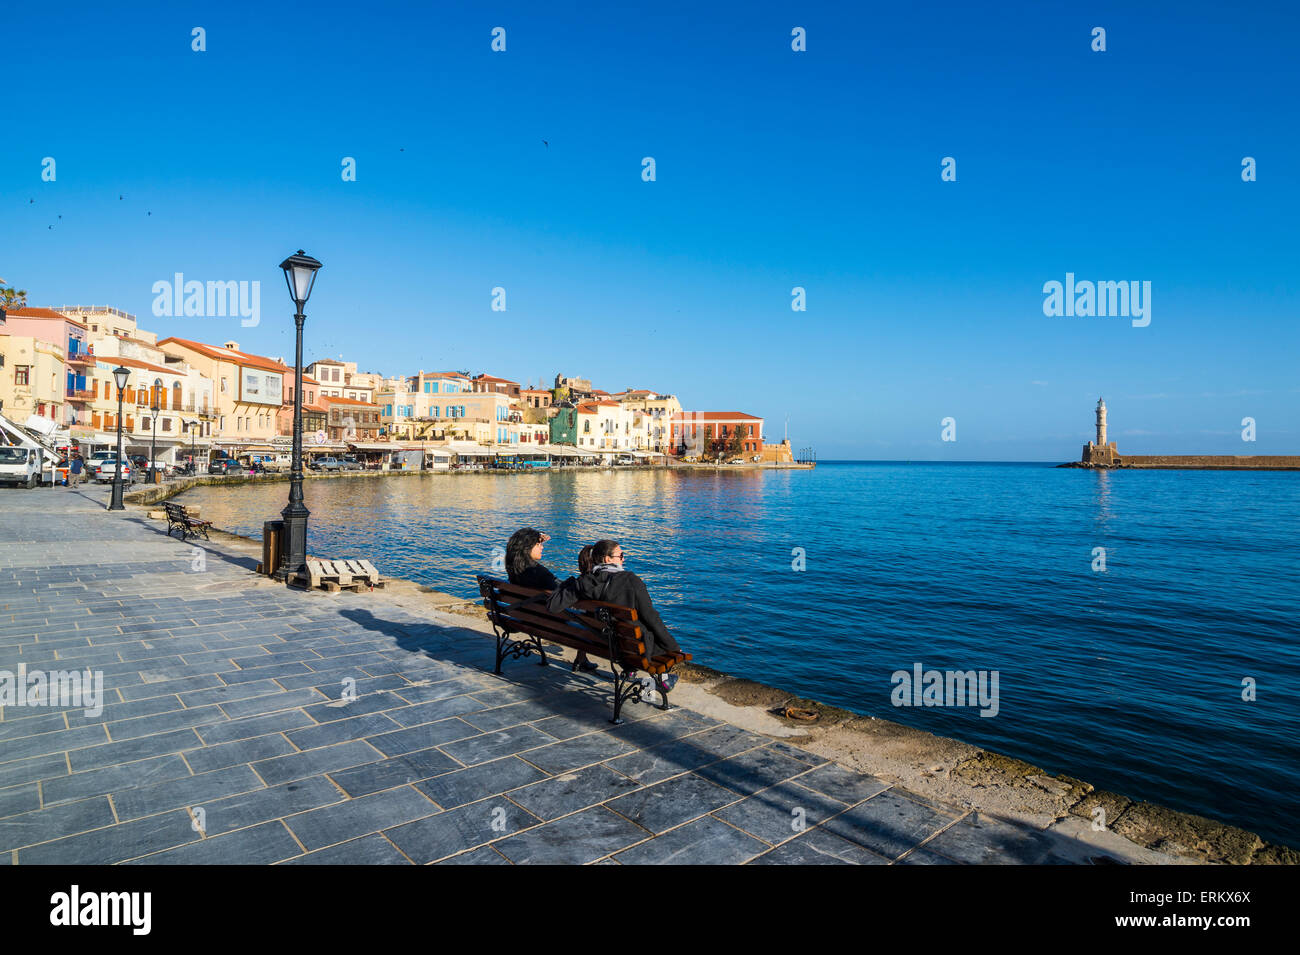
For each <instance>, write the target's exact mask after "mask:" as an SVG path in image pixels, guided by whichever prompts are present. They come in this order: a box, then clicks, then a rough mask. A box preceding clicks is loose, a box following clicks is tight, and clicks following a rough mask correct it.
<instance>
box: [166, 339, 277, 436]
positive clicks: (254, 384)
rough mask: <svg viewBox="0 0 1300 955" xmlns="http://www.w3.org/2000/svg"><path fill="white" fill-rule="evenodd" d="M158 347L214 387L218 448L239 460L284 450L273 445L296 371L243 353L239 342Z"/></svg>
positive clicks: (169, 342)
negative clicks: (193, 369) (285, 396)
mask: <svg viewBox="0 0 1300 955" xmlns="http://www.w3.org/2000/svg"><path fill="white" fill-rule="evenodd" d="M158 347H159V348H160V349H162V351H163V352H164V353H165V354H167V355H171V356H173V357H175V358H179V359H182V360H184V361H185V362H188V363H189V364H190V365H192V366H194V367H195V368H197V369H198V370H199V372H200V373H201V374H202V375H204V376H206V377H207V378H208V379H209V380H210V381H211V382H212V403H213V407H214V412H215V415H216V423H215V425H214V427H213V441H212V446H213V448H216V449H221V450H224V451H226V452H227V453H228V454H230V455H231V456H233V457H238V456H239V455H240V454H242V453H245V452H249V453H262V452H271V451H276V450H282V449H279V448H276V447H275V445H274V442H273V441H272V439H273V438H274V437H276V434H277V424H276V422H277V419H278V417H279V414H280V409H281V408H282V407H283V405H284V393H285V390H286V388H285V384H286V382H287V381H290V380H292V378H293V376H294V370H293V369H292V368H290V367H289V366H287V365H285V364H284V363H283V362H280V361H277V360H275V359H274V358H267V357H265V356H263V355H253V354H250V353H247V352H243V351H241V350H240V348H239V343H238V342H234V341H228V342H225V343H223V344H222V345H207V344H204V343H203V342H196V341H191V340H190V339H186V338H175V337H173V338H164V339H163V340H162V341H160V342H159V343H158Z"/></svg>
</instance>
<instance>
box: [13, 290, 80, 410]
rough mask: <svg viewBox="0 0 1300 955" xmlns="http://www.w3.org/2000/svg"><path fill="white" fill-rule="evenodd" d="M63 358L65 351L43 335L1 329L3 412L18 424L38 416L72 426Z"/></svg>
mask: <svg viewBox="0 0 1300 955" xmlns="http://www.w3.org/2000/svg"><path fill="white" fill-rule="evenodd" d="M10 314H12V313H10ZM64 358H65V352H64V350H63V349H62V348H60V347H59V346H58V345H55V344H52V343H51V342H49V341H47V340H46V339H44V338H37V337H36V336H35V335H15V334H13V333H12V332H8V331H6V330H4V329H2V328H0V414H3V415H4V416H5V417H6V418H9V419H10V420H11V421H16V422H18V423H19V424H22V423H23V422H24V421H26V420H27V419H28V418H29V417H30V416H32V415H39V416H40V417H42V418H48V419H49V420H50V421H53V422H54V423H55V424H56V425H59V426H61V427H67V426H68V425H70V424H71V422H72V420H75V419H74V418H70V416H71V415H72V414H73V411H72V406H71V404H68V403H66V402H67V398H66V388H67V384H66V379H67V374H66V365H65V361H64ZM65 408H66V410H65Z"/></svg>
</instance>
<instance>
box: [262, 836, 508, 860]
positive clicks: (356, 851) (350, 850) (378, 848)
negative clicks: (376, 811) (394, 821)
mask: <svg viewBox="0 0 1300 955" xmlns="http://www.w3.org/2000/svg"><path fill="white" fill-rule="evenodd" d="M497 858H498V859H500V858H501V857H500V856H497ZM282 865H411V860H410V859H408V858H406V856H404V855H402V853H401V852H400V851H399V850H398V848H397V847H396V846H395V845H393V844H392V843H391V842H389V841H388V840H387V839H385V838H384V837H383V836H381V835H379V834H378V833H376V834H374V835H369V836H362V837H361V838H360V839H352V840H350V841H348V842H344V843H341V844H340V845H337V846H330V847H329V848H328V849H318V850H316V851H315V852H309V853H307V854H306V855H300V856H297V857H295V858H292V859H289V860H288V861H287V862H284V863H282Z"/></svg>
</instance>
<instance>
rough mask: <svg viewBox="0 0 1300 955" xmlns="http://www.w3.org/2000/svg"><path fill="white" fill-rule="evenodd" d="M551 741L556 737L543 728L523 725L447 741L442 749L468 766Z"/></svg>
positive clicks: (510, 754)
mask: <svg viewBox="0 0 1300 955" xmlns="http://www.w3.org/2000/svg"><path fill="white" fill-rule="evenodd" d="M466 725H468V724H466ZM551 742H554V737H551V736H547V735H546V734H545V733H543V732H542V731H541V730H537V729H533V727H531V726H528V725H523V726H512V727H510V728H509V729H504V730H501V731H499V732H496V733H484V734H483V735H481V736H474V737H471V738H470V739H463V740H459V741H457V742H454V743H447V744H445V745H444V746H443V747H442V751H443V752H444V753H446V754H447V755H448V756H450V757H452V758H453V759H455V760H458V761H459V762H461V763H464V764H465V765H466V766H471V765H474V764H476V763H486V762H488V761H489V760H493V759H498V758H500V757H502V756H512V755H514V754H516V753H522V752H524V751H526V750H530V749H536V748H537V747H539V746H545V745H546V744H547V743H551Z"/></svg>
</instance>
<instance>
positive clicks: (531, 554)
mask: <svg viewBox="0 0 1300 955" xmlns="http://www.w3.org/2000/svg"><path fill="white" fill-rule="evenodd" d="M550 539H551V538H550V536H549V535H547V534H543V533H542V532H541V531H537V530H534V529H533V528H531V527H521V528H520V529H519V530H517V531H515V532H514V533H513V534H511V535H510V541H509V543H507V544H506V574H507V575H508V576H509V577H510V582H511V583H512V584H517V585H519V586H520V587H533V588H535V589H537V590H555V588H556V587H558V586H559V583H560V582H559V581H558V580H556V579H555V575H554V574H553V573H551V572H550V571H549V570H547V569H546V567H545V566H544V565H543V564H542V563H541V560H542V545H544V544H545V543H546V542H547V541H548V540H550ZM573 668H574V669H575V670H585V671H587V672H588V673H590V672H591V671H593V670H596V669H598V667H597V666H596V664H594V663H592V662H591V661H590V660H588V659H587V655H586V654H585V653H583V652H581V651H579V652H578V655H577V657H576V658H574V661H573Z"/></svg>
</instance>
